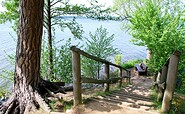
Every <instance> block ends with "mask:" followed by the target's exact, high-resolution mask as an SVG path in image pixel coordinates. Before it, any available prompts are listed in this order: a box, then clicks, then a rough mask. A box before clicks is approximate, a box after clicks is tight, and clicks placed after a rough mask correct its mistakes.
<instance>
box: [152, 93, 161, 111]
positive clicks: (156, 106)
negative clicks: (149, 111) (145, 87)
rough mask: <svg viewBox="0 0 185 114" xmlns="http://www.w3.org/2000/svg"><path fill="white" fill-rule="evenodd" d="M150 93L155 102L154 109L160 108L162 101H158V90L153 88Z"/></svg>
mask: <svg viewBox="0 0 185 114" xmlns="http://www.w3.org/2000/svg"><path fill="white" fill-rule="evenodd" d="M150 95H151V96H150V97H151V99H152V101H153V103H154V104H153V106H154V109H156V110H160V109H161V107H162V103H161V102H158V101H157V92H156V91H155V90H152V91H151V94H150Z"/></svg>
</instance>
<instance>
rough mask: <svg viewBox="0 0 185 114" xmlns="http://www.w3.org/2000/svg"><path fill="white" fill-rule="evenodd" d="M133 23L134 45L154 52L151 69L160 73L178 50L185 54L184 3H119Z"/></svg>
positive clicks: (168, 0) (141, 0)
mask: <svg viewBox="0 0 185 114" xmlns="http://www.w3.org/2000/svg"><path fill="white" fill-rule="evenodd" d="M115 3H117V4H115V5H116V6H117V7H115V8H118V11H119V13H120V12H121V14H122V16H124V17H125V18H126V19H127V20H128V21H129V23H125V26H124V27H126V28H127V29H128V31H129V33H130V34H131V35H132V36H133V39H132V42H134V43H135V44H136V45H139V46H146V47H147V48H148V49H149V50H150V51H151V58H150V61H149V63H150V64H149V68H150V69H152V70H154V71H158V70H159V69H160V68H161V67H162V66H163V65H164V64H165V63H166V61H167V59H168V58H169V56H170V54H171V53H172V52H174V51H176V50H179V51H184V50H185V46H184V43H185V42H184V41H185V40H184V30H185V27H184V22H185V21H184V13H183V11H184V10H185V8H184V6H183V5H182V3H181V0H132V1H130V0H115Z"/></svg>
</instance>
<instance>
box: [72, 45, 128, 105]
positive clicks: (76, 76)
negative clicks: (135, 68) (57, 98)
mask: <svg viewBox="0 0 185 114" xmlns="http://www.w3.org/2000/svg"><path fill="white" fill-rule="evenodd" d="M71 50H72V73H73V93H74V106H77V105H79V104H81V103H82V90H81V83H95V84H103V83H105V85H104V91H105V92H107V91H109V84H111V83H115V82H118V81H119V86H120V87H121V85H122V79H123V78H128V79H129V83H130V71H129V70H127V69H124V68H123V67H122V66H119V65H116V64H113V63H111V62H109V61H107V60H105V59H101V58H98V57H96V56H93V55H90V54H88V53H86V52H84V51H83V50H80V49H79V48H76V47H75V46H72V47H71ZM80 55H83V56H85V57H87V58H90V59H92V60H95V61H98V62H101V63H103V64H105V68H104V72H105V75H104V77H105V79H104V80H98V79H92V78H86V77H81V64H80ZM110 65H112V66H115V67H117V68H119V70H120V75H119V77H117V78H110V74H109V71H110ZM123 70H125V71H126V72H127V75H125V76H123V75H122V72H123Z"/></svg>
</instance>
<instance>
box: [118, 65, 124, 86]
mask: <svg viewBox="0 0 185 114" xmlns="http://www.w3.org/2000/svg"><path fill="white" fill-rule="evenodd" d="M119 69H120V72H119V75H120V80H119V87H120V88H121V86H122V79H123V77H122V72H123V70H122V68H119Z"/></svg>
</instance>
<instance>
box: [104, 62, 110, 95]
mask: <svg viewBox="0 0 185 114" xmlns="http://www.w3.org/2000/svg"><path fill="white" fill-rule="evenodd" d="M108 79H109V64H105V80H108ZM108 91H109V82H107V83H105V86H104V92H108Z"/></svg>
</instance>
